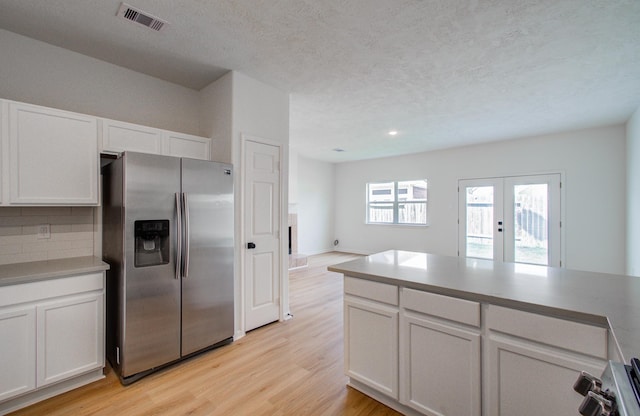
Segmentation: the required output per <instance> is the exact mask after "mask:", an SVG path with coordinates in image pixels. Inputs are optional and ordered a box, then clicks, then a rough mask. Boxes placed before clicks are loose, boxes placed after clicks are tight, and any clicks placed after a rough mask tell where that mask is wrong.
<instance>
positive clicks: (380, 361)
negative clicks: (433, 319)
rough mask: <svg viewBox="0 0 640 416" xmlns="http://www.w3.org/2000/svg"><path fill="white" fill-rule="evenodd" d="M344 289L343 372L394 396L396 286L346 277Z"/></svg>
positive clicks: (395, 375)
mask: <svg viewBox="0 0 640 416" xmlns="http://www.w3.org/2000/svg"><path fill="white" fill-rule="evenodd" d="M345 292H346V293H347V295H346V296H345V300H344V317H345V320H344V322H345V327H344V335H345V337H344V342H345V372H346V374H347V375H348V376H349V377H351V378H352V379H353V380H356V381H358V382H360V383H363V384H364V385H366V386H368V387H370V388H372V389H374V390H376V391H378V392H380V393H383V394H385V395H387V396H389V397H391V398H393V399H396V400H397V399H398V316H399V311H398V307H397V304H398V292H397V287H395V286H392V285H385V284H382V283H376V282H368V281H364V280H360V279H353V278H350V277H346V278H345ZM349 293H351V294H349Z"/></svg>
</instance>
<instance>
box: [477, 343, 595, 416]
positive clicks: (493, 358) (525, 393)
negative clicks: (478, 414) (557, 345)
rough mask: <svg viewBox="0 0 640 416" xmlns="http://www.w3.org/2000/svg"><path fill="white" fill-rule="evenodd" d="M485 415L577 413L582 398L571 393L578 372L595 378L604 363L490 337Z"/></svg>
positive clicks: (520, 415)
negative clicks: (486, 409) (583, 371)
mask: <svg viewBox="0 0 640 416" xmlns="http://www.w3.org/2000/svg"><path fill="white" fill-rule="evenodd" d="M487 345H488V348H487V349H488V368H487V375H488V387H487V391H486V393H487V395H488V413H487V414H490V415H496V416H498V415H502V416H511V415H517V416H529V415H530V416H538V415H558V416H560V415H567V416H573V415H575V414H577V409H578V407H579V406H580V403H581V402H582V399H583V397H582V396H580V395H579V394H577V393H576V392H574V391H573V383H574V382H575V381H576V379H577V378H578V375H579V373H580V371H581V370H585V371H588V372H589V373H591V374H594V375H600V374H601V373H602V371H604V367H605V362H604V361H602V362H600V361H599V360H593V359H590V358H587V357H584V358H580V357H579V356H574V355H572V354H568V353H564V352H559V351H556V350H554V349H550V348H549V349H548V348H546V347H543V346H540V345H538V344H535V343H529V342H527V341H516V340H511V339H507V338H498V337H496V336H494V335H492V336H490V337H489V340H488V342H487Z"/></svg>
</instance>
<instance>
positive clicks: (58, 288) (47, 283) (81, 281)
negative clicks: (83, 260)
mask: <svg viewBox="0 0 640 416" xmlns="http://www.w3.org/2000/svg"><path fill="white" fill-rule="evenodd" d="M103 289H104V278H103V273H91V274H83V275H78V276H71V277H62V278H59V279H51V280H41V281H38V282H31V283H23V284H16V285H11V286H3V287H0V306H7V305H17V304H20V303H25V302H33V301H37V300H42V299H49V298H55V297H58V296H66V295H72V294H75V293H84V292H91V291H95V290H103Z"/></svg>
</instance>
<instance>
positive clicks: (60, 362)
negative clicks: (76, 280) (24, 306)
mask: <svg viewBox="0 0 640 416" xmlns="http://www.w3.org/2000/svg"><path fill="white" fill-rule="evenodd" d="M103 298H104V296H103V294H101V293H100V294H92V295H88V296H81V297H73V298H70V299H62V300H60V301H56V302H49V303H47V304H44V305H39V306H38V308H37V321H38V352H37V363H38V370H37V374H38V379H37V385H38V386H39V387H40V386H46V385H47V384H51V383H55V382H57V381H60V380H64V379H67V378H70V377H73V376H75V375H77V374H82V373H84V372H86V371H88V370H93V369H95V368H101V367H103V366H104V336H103V334H104V323H103V322H104V318H103V316H104V313H103V311H104V302H103Z"/></svg>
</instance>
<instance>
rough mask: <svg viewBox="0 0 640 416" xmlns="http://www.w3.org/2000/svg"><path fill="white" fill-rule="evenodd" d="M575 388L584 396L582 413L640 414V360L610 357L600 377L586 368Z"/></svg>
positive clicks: (601, 415)
mask: <svg viewBox="0 0 640 416" xmlns="http://www.w3.org/2000/svg"><path fill="white" fill-rule="evenodd" d="M573 389H574V390H575V391H577V392H578V393H580V394H582V395H583V396H584V400H583V401H582V404H581V405H580V407H579V409H578V412H580V414H581V415H585V416H640V360H638V359H637V358H632V359H631V361H630V363H629V365H625V364H623V363H618V362H615V361H609V364H608V365H607V368H606V369H605V370H604V372H603V373H602V376H601V377H600V378H597V377H594V376H592V375H591V374H588V373H586V372H584V371H583V372H582V373H581V374H580V376H579V377H578V380H576V382H575V384H574V386H573Z"/></svg>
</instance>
